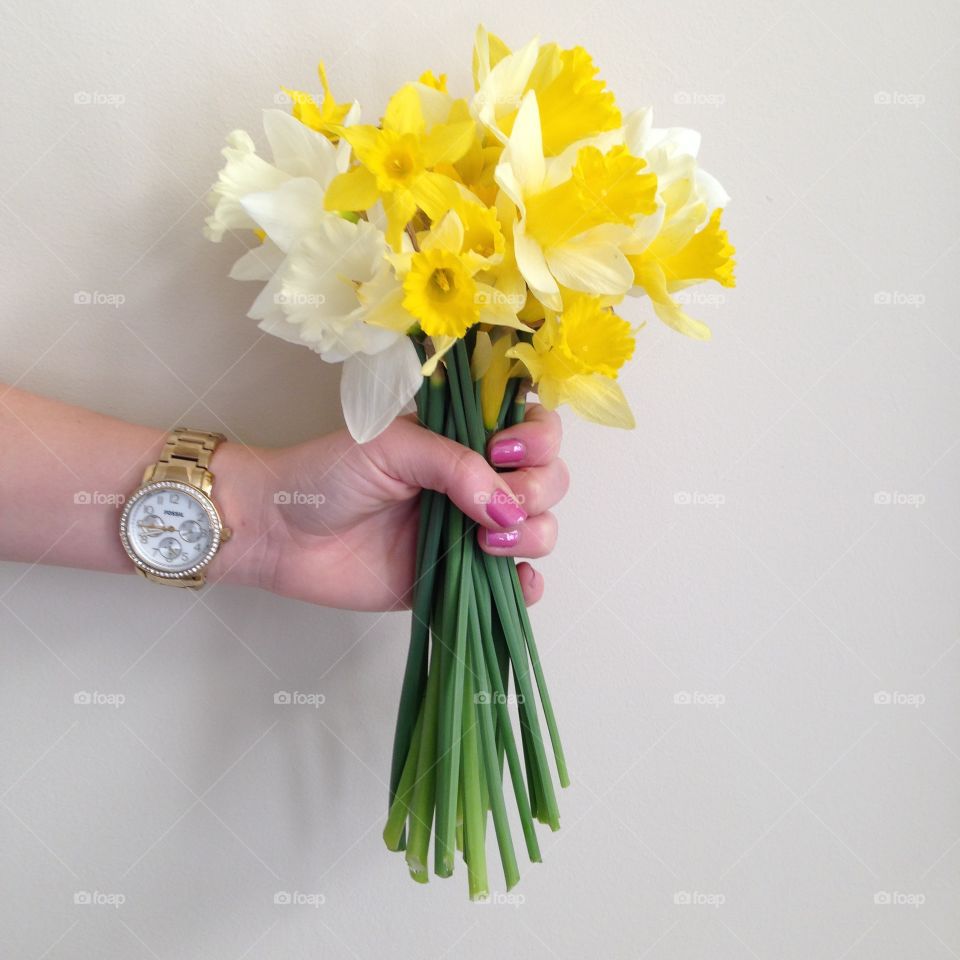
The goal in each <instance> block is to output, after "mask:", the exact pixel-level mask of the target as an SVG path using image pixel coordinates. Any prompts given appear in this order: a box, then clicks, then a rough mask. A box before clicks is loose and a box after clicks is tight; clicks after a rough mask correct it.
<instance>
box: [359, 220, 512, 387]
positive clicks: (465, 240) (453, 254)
mask: <svg viewBox="0 0 960 960" xmlns="http://www.w3.org/2000/svg"><path fill="white" fill-rule="evenodd" d="M471 206H477V205H475V204H466V205H464V204H462V203H461V204H460V209H461V210H463V211H464V217H465V218H466V219H467V220H468V223H470V222H471V221H472V229H471V230H470V231H468V230H465V229H464V223H463V220H462V219H461V217H460V215H459V214H458V213H457V212H456V211H454V210H451V211H448V212H447V213H446V214H445V215H444V216H443V217H442V218H441V219H440V220H439V221H438V222H437V223H435V224H434V225H433V226H432V227H431V229H430V230H427V231H423V232H422V233H420V234H418V235H417V246H418V249H417V250H412V251H405V252H403V253H400V254H393V255H392V256H391V257H390V260H391V261H392V263H393V264H394V266H395V268H396V270H397V273H398V275H399V276H400V277H401V278H402V284H403V301H402V306H403V309H404V310H405V311H406V313H407V315H408V320H407V322H408V325H409V322H410V318H413V321H414V322H416V323H418V324H419V325H420V329H421V330H422V331H423V332H424V333H425V334H426V335H427V336H429V337H430V338H431V341H432V343H433V348H434V353H433V356H432V357H431V358H430V359H429V360H428V361H427V364H426V366H425V367H424V372H425V373H426V374H429V373H430V372H432V370H433V369H434V367H435V366H436V364H437V362H438V361H439V360H440V358H441V357H442V356H443V355H444V354H445V353H446V352H447V351H448V350H450V348H451V347H452V346H453V345H454V344H455V343H456V342H457V340H458V339H461V338H462V337H463V336H464V335H465V334H466V332H467V330H469V329H470V327H472V326H474V324H477V323H484V324H490V325H492V326H504V327H513V328H514V329H517V330H529V327H527V326H526V325H525V324H523V323H521V322H520V321H519V320H518V319H517V304H516V302H514V301H512V300H511V298H510V297H507V296H505V295H504V294H503V293H502V292H501V291H500V290H497V289H496V288H495V287H494V286H492V285H491V284H490V283H489V282H487V279H486V277H487V275H488V272H489V271H491V270H492V269H494V268H495V267H496V265H497V264H498V262H499V261H500V259H501V258H502V256H503V253H502V251H503V237H502V235H500V234H499V226H498V224H497V221H496V219H495V218H493V219H487V218H486V217H485V216H484V215H483V214H482V213H473V212H472V211H471V209H470V208H471ZM473 218H476V219H475V220H473ZM371 322H383V323H390V324H392V325H394V326H396V325H397V323H398V318H396V317H394V318H392V319H380V320H379V321H378V320H376V319H375V320H373V321H371Z"/></svg>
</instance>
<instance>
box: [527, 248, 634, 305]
mask: <svg viewBox="0 0 960 960" xmlns="http://www.w3.org/2000/svg"><path fill="white" fill-rule="evenodd" d="M518 261H519V257H518ZM546 261H547V264H548V265H549V268H550V271H551V273H552V274H553V275H554V277H556V280H557V282H558V283H561V284H563V286H565V287H569V288H570V289H571V290H580V291H583V292H584V293H601V294H621V293H626V292H627V291H628V290H629V289H630V288H631V287H632V286H633V267H631V266H630V261H629V260H627V258H626V257H625V256H624V255H623V254H622V253H621V252H620V251H619V250H618V249H617V247H616V246H614V245H613V244H612V243H605V242H599V243H598V242H596V241H589V240H588V241H586V242H584V241H582V240H580V238H576V239H574V240H570V241H568V242H567V243H564V244H562V245H561V246H558V247H551V248H550V249H549V250H547V251H546ZM528 282H529V281H528Z"/></svg>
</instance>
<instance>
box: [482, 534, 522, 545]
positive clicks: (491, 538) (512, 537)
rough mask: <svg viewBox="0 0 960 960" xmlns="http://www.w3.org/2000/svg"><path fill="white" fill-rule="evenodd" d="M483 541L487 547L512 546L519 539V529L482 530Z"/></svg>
mask: <svg viewBox="0 0 960 960" xmlns="http://www.w3.org/2000/svg"><path fill="white" fill-rule="evenodd" d="M483 537H484V542H485V543H486V545H487V546H488V547H497V548H500V549H504V548H506V547H514V546H516V545H517V542H518V541H519V539H520V531H519V530H484V532H483Z"/></svg>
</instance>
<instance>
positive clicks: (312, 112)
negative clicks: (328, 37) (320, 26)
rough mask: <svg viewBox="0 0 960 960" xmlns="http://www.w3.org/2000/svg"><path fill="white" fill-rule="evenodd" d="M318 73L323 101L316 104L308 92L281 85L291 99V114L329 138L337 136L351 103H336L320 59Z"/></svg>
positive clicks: (335, 138) (336, 137)
mask: <svg viewBox="0 0 960 960" xmlns="http://www.w3.org/2000/svg"><path fill="white" fill-rule="evenodd" d="M317 73H319V75H320V86H321V87H323V102H322V103H321V104H320V105H319V106H318V105H317V103H316V101H315V100H314V99H313V97H311V96H310V94H309V93H304V92H303V91H302V90H289V89H288V88H287V87H283V88H282V89H283V92H284V93H285V94H286V95H287V96H288V97H290V99H291V100H292V101H293V115H294V117H296V118H297V120H299V121H300V122H301V123H302V124H304V125H306V126H308V127H309V128H310V129H311V130H316V131H317V133H322V134H323V135H324V136H326V137H329V138H330V139H331V140H337V139H338V137H339V128H340V126H341V125H342V124H343V123H344V121H345V120H346V117H347V114H348V113H349V112H350V108H351V106H352V104H349V103H337V101H336V100H335V99H334V97H333V93H332V92H331V91H330V84H329V83H328V82H327V70H326V68H325V67H324V65H323V62H322V61H321V62H320V64H319V66H318V67H317Z"/></svg>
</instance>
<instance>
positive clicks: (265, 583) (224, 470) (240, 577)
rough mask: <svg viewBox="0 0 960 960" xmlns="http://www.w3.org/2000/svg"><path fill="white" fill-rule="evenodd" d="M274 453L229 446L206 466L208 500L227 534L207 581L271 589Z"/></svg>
mask: <svg viewBox="0 0 960 960" xmlns="http://www.w3.org/2000/svg"><path fill="white" fill-rule="evenodd" d="M273 458H274V451H272V450H268V449H266V448H263V447H250V446H246V445H245V444H242V443H235V442H232V441H228V442H226V443H224V444H221V446H220V447H218V448H217V451H216V453H214V455H213V458H212V460H211V463H210V469H211V472H212V473H213V475H214V485H213V500H214V502H215V503H216V505H217V509H218V510H219V512H220V516H221V519H222V520H223V523H224V525H225V526H227V527H229V528H230V529H231V531H232V534H231V537H230V539H229V540H228V541H227V542H226V543H225V544H223V546H222V547H221V548H220V550H219V551H218V552H217V555H216V557H214V559H213V561H212V562H211V564H210V568H209V571H208V578H209V580H210V581H211V582H215V583H232V584H239V585H243V586H252V587H264V588H267V589H270V582H271V574H270V571H271V570H272V569H273V567H274V563H273V561H272V559H271V552H272V544H273V542H274V539H275V538H274V537H272V536H271V529H272V528H273V526H274V525H275V524H276V506H275V504H274V503H273V499H272V497H271V495H270V490H271V489H272V487H273V486H276V484H272V485H271V484H270V483H269V479H270V477H271V476H272V475H273V471H272V469H271V466H270V463H271V461H272V460H273Z"/></svg>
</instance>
